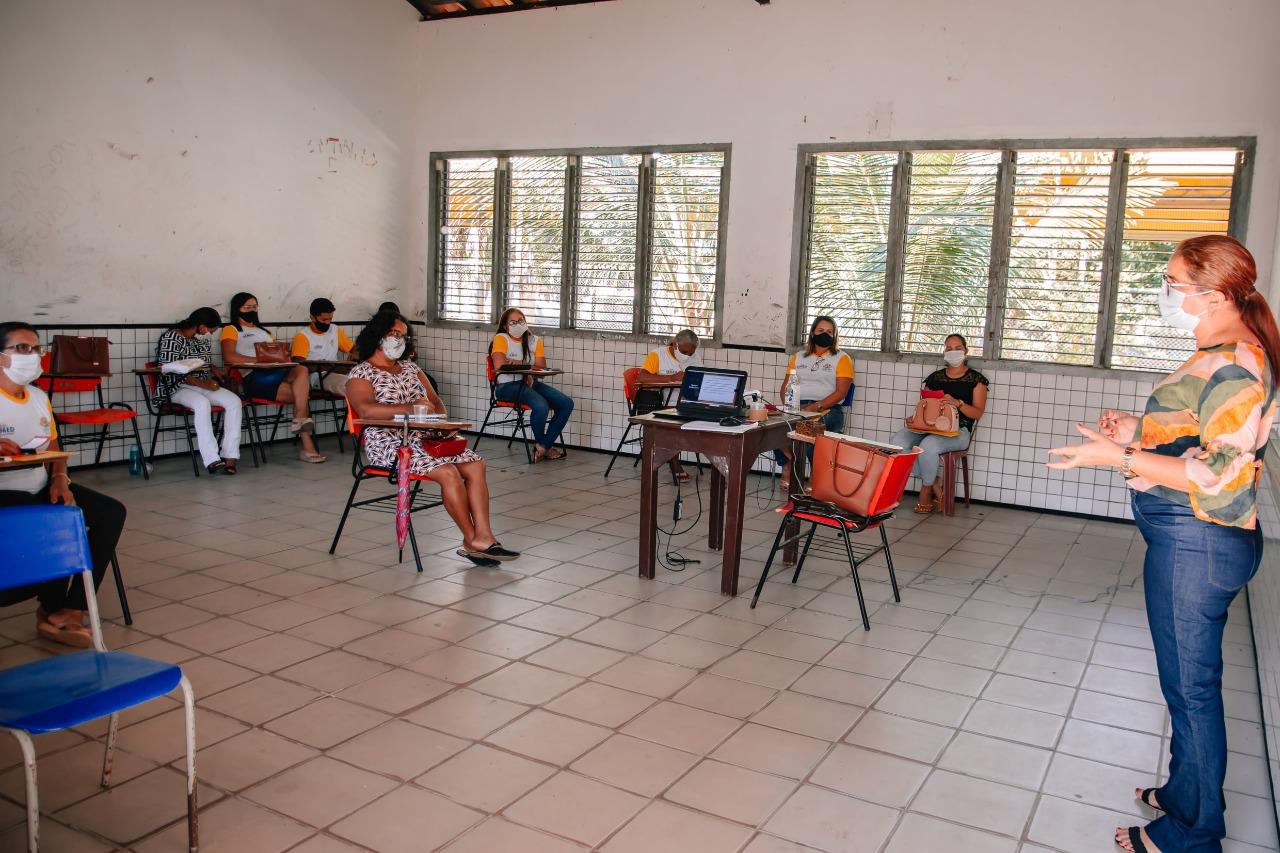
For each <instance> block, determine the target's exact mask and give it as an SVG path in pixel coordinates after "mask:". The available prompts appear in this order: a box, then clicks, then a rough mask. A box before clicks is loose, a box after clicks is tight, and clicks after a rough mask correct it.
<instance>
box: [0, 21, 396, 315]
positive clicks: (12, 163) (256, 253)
mask: <svg viewBox="0 0 1280 853" xmlns="http://www.w3.org/2000/svg"><path fill="white" fill-rule="evenodd" d="M417 18H418V16H417V13H416V12H415V11H414V10H413V9H412V8H411V7H410V6H409V5H408V4H407V3H404V2H403V0H217V2H214V3H209V2H198V0H118V2H117V1H116V0H113V2H108V3H103V2H98V0H5V2H3V3H0V116H3V119H0V318H4V319H11V318H13V319H16V318H24V319H28V320H33V321H35V322H44V323H57V322H78V323H90V322H135V323H146V322H165V321H172V320H175V319H177V318H178V317H179V316H185V315H186V313H187V312H188V311H189V310H190V309H191V308H193V307H196V306H199V305H204V304H210V305H215V306H218V307H220V308H223V309H224V310H225V307H226V303H227V302H228V300H229V299H230V297H231V295H232V293H234V292H235V291H237V290H241V289H245V290H251V291H253V292H255V293H256V294H257V295H258V297H259V301H260V302H261V303H262V313H263V316H265V317H268V318H280V319H284V318H290V319H292V318H299V317H305V316H306V307H307V304H308V303H309V302H310V300H311V299H312V298H313V297H314V296H317V295H328V296H330V297H331V298H333V299H334V301H335V302H337V303H338V306H339V313H340V314H342V315H345V316H356V315H358V314H359V313H361V312H364V311H367V310H369V309H371V308H373V307H375V306H376V305H377V304H378V302H380V301H381V300H383V299H384V298H389V297H388V294H389V296H390V298H395V297H397V296H398V295H399V289H400V286H401V283H402V282H403V281H405V280H406V279H407V278H408V276H407V274H406V263H407V261H408V259H409V257H410V252H409V250H408V245H407V242H406V241H407V238H408V234H407V232H406V229H405V227H404V223H405V217H406V215H407V210H408V207H407V205H408V202H409V199H408V196H407V195H406V193H405V191H404V190H405V185H406V182H407V179H408V166H409V162H410V157H411V153H410V151H408V150H407V147H408V143H407V141H406V140H407V139H408V137H409V134H410V133H411V132H412V122H411V120H410V117H409V112H410V110H411V109H412V104H413V100H414V93H415V91H416V83H415V82H414V76H413V57H412V54H413V49H414V48H413V44H412V39H413V35H414V29H415V22H416V20H417ZM329 137H335V138H337V139H339V140H340V142H338V143H329V142H328V139H329Z"/></svg>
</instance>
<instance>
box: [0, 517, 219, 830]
mask: <svg viewBox="0 0 1280 853" xmlns="http://www.w3.org/2000/svg"><path fill="white" fill-rule="evenodd" d="M0 542H4V552H3V553H4V557H3V560H2V562H0V565H2V566H3V569H0V589H11V588H15V587H24V586H31V585H33V584H39V583H46V582H48V581H53V580H59V579H65V578H70V577H72V576H74V575H77V574H78V575H80V577H81V579H82V581H83V583H84V588H85V600H86V603H87V604H88V606H89V621H90V626H91V628H92V631H93V647H94V650H93V651H84V652H74V653H72V654H66V655H60V656H57V657H51V658H45V659H43V660H38V661H32V662H31V663H26V664H23V665H21V666H15V667H13V668H11V669H6V670H2V671H0V728H2V729H4V730H5V731H8V732H9V733H10V734H11V735H13V736H14V738H16V739H17V741H18V745H19V746H20V747H21V749H22V757H23V765H24V767H25V770H26V773H27V850H28V851H30V853H36V851H37V850H38V849H39V839H40V802H39V791H38V789H37V786H36V752H35V746H34V745H33V744H32V741H31V736H32V735H40V734H47V733H48V732H56V731H61V730H63V729H68V728H71V727H73V726H79V725H82V724H83V723H87V722H90V721H92V720H97V719H101V718H102V717H105V716H108V715H110V717H111V723H110V726H109V728H108V730H107V749H106V755H105V757H104V758H103V762H102V787H104V788H105V787H107V786H108V784H109V783H110V780H111V760H112V756H113V753H114V751H115V745H116V733H117V731H118V729H119V724H120V712H121V711H124V710H127V709H129V708H132V707H134V706H135V705H141V704H142V703H143V702H148V701H150V700H152V699H156V698H158V697H160V696H164V695H165V694H167V693H171V692H172V691H173V690H175V689H176V688H181V689H182V700H183V705H184V706H185V708H186V714H187V837H188V843H189V846H190V849H191V851H192V853H195V851H196V850H197V831H196V765H195V756H196V729H195V694H194V693H193V692H192V690H191V683H190V682H189V681H187V678H186V676H185V675H183V674H182V669H181V668H180V667H177V666H175V665H173V664H171V663H166V662H164V661H158V660H152V659H151V658H144V657H139V656H138V655H132V654H129V653H128V652H109V651H107V648H106V646H105V645H103V642H102V623H101V621H100V619H99V616H98V599H97V596H96V595H95V594H94V589H93V571H92V561H91V560H90V557H89V540H88V538H87V536H86V535H85V527H84V514H83V513H82V512H81V511H80V510H79V509H77V508H76V507H69V506H58V505H54V506H19V507H9V508H6V509H0Z"/></svg>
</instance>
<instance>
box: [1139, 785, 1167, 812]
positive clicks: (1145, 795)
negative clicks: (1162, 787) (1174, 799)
mask: <svg viewBox="0 0 1280 853" xmlns="http://www.w3.org/2000/svg"><path fill="white" fill-rule="evenodd" d="M1155 792H1156V789H1155V788H1143V789H1142V793H1140V794H1138V799H1140V800H1142V802H1143V804H1144V805H1146V807H1147V808H1150V809H1155V810H1156V811H1158V812H1163V811H1164V809H1162V808H1160V807H1159V806H1158V805H1156V804H1155V802H1154V801H1153V800H1152V799H1151V796H1152V795H1153V794H1154V793H1155Z"/></svg>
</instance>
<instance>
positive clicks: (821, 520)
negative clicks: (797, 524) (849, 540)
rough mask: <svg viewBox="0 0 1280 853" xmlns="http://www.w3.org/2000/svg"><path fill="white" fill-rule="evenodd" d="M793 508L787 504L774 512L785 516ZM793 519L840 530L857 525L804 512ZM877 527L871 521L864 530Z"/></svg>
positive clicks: (854, 522)
mask: <svg viewBox="0 0 1280 853" xmlns="http://www.w3.org/2000/svg"><path fill="white" fill-rule="evenodd" d="M794 506H795V504H792V503H789V502H788V503H787V504H785V505H783V506H780V507H778V508H777V509H775V510H774V512H780V513H784V514H785V513H788V512H791V510H792V508H793V507H794ZM794 517H795V518H799V519H803V520H804V521H812V522H813V523H814V524H821V525H822V526H823V527H831V528H840V527H857V526H858V523H857V522H856V521H854V520H853V519H848V520H846V521H844V522H843V523H842V522H839V521H836V519H834V518H832V517H830V516H826V515H814V514H813V513H808V512H804V511H800V512H797V513H796V514H795V516H794ZM879 526H880V522H878V521H873V522H871V523H870V524H868V525H867V526H866V528H865V529H866V530H871V529H872V528H875V527H879Z"/></svg>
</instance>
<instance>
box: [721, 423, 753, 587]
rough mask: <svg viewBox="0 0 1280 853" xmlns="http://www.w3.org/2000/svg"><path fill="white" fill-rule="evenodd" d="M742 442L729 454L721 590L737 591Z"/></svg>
mask: <svg viewBox="0 0 1280 853" xmlns="http://www.w3.org/2000/svg"><path fill="white" fill-rule="evenodd" d="M744 455H745V451H744V449H743V445H742V443H741V442H737V443H736V446H735V447H734V449H733V451H732V452H731V453H730V455H729V476H728V477H726V478H725V483H724V488H725V501H724V505H725V510H724V512H725V519H724V529H723V534H722V535H723V538H724V562H723V564H722V567H721V569H720V591H721V592H723V593H724V594H725V595H737V594H738V565H739V562H740V560H741V558H742V520H743V518H744V517H745V511H746V506H747V469H748V467H749V466H748V464H747V460H746V459H745V458H744Z"/></svg>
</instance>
